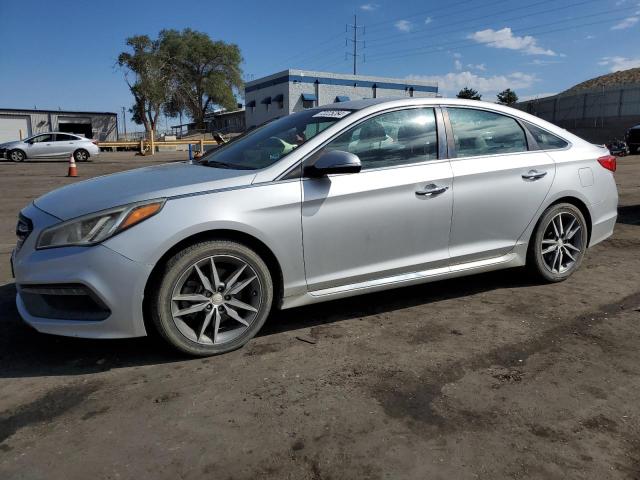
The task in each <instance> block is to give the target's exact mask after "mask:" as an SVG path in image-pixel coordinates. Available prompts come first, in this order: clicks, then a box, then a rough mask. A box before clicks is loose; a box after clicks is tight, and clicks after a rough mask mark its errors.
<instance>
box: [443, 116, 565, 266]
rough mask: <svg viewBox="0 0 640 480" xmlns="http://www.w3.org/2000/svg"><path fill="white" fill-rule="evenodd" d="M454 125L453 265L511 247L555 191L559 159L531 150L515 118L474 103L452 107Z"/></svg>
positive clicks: (451, 251) (501, 252) (498, 253)
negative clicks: (483, 108)
mask: <svg viewBox="0 0 640 480" xmlns="http://www.w3.org/2000/svg"><path fill="white" fill-rule="evenodd" d="M447 113H448V116H449V119H450V122H451V128H452V130H453V139H454V144H455V157H456V158H452V159H451V168H452V169H453V190H454V195H453V205H454V206H453V219H452V225H451V242H450V245H449V252H450V254H451V263H452V265H455V264H461V263H466V262H470V261H476V260H483V259H489V258H494V257H499V256H502V255H505V254H506V253H508V252H509V251H511V250H512V249H513V248H514V246H515V244H516V242H517V241H518V239H519V238H520V236H521V235H522V234H523V232H524V231H525V229H526V228H527V226H528V225H529V223H530V222H532V221H534V219H535V215H536V212H537V211H538V209H539V208H540V206H541V205H542V203H543V201H544V199H545V198H546V196H547V194H548V193H549V189H550V188H551V184H552V183H553V179H554V176H555V164H554V162H553V160H552V159H551V158H550V157H549V155H547V154H546V153H543V152H540V151H535V150H533V151H532V150H529V148H528V142H527V137H526V134H525V131H524V130H523V128H522V127H521V126H520V124H519V123H518V122H517V121H516V120H515V119H514V118H512V117H508V116H505V115H502V114H499V113H497V112H491V111H487V110H482V109H472V108H453V107H449V108H447Z"/></svg>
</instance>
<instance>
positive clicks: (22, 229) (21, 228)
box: [16, 214, 33, 250]
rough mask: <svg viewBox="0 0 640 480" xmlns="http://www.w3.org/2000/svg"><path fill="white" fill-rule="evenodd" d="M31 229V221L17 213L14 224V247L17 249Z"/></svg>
mask: <svg viewBox="0 0 640 480" xmlns="http://www.w3.org/2000/svg"><path fill="white" fill-rule="evenodd" d="M32 231H33V222H32V221H31V220H30V219H28V218H27V217H25V216H24V215H22V214H20V215H18V224H17V225H16V237H18V241H17V242H16V248H17V249H18V250H19V249H20V247H22V244H23V243H24V241H25V240H26V239H27V237H28V236H29V234H30V233H31V232H32Z"/></svg>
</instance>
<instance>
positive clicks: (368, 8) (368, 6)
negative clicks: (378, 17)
mask: <svg viewBox="0 0 640 480" xmlns="http://www.w3.org/2000/svg"><path fill="white" fill-rule="evenodd" d="M379 6H380V5H378V4H377V3H365V4H364V5H360V10H364V11H365V12H372V11H373V10H377V9H378V7H379Z"/></svg>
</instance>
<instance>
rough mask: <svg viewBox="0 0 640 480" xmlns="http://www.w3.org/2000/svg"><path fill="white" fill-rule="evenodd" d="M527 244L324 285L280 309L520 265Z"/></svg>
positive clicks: (525, 255) (284, 300) (296, 297)
mask: <svg viewBox="0 0 640 480" xmlns="http://www.w3.org/2000/svg"><path fill="white" fill-rule="evenodd" d="M526 258H527V245H526V244H519V245H517V246H516V247H515V248H514V250H513V251H511V252H510V253H507V254H506V255H503V256H501V257H496V258H489V259H486V260H477V261H473V262H468V263H461V264H458V265H452V266H450V267H444V268H435V269H431V270H422V271H419V272H411V273H403V274H401V275H394V276H392V277H386V278H379V279H376V280H369V281H366V282H361V283H354V284H351V285H343V286H339V287H332V288H325V289H322V290H315V291H311V292H307V293H303V294H300V295H294V296H291V297H286V298H284V299H283V301H282V307H281V308H282V309H283V310H284V309H287V308H293V307H300V306H303V305H310V304H313V303H320V302H327V301H329V300H337V299H339V298H347V297H353V296H355V295H363V294H366V293H373V292H379V291H383V290H390V289H392V288H399V287H406V286H410V285H419V284H422V283H429V282H436V281H438V280H445V279H447V278H455V277H464V276H465V275H473V274H477V273H483V272H490V271H492V270H501V269H504V268H512V267H521V266H523V265H524V264H525V263H526Z"/></svg>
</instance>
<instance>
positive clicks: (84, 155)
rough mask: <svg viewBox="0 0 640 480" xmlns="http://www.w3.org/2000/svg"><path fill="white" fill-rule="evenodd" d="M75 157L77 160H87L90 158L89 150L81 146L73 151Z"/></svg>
mask: <svg viewBox="0 0 640 480" xmlns="http://www.w3.org/2000/svg"><path fill="white" fill-rule="evenodd" d="M73 158H74V160H75V161H76V162H86V161H88V160H89V152H87V151H86V150H85V149H83V148H79V149H78V150H76V151H75V152H73Z"/></svg>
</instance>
